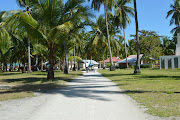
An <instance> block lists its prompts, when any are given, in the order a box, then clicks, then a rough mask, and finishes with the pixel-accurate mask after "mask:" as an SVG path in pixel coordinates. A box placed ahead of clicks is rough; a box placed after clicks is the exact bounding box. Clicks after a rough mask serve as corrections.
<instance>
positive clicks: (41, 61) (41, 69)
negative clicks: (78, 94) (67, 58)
mask: <svg viewBox="0 0 180 120" xmlns="http://www.w3.org/2000/svg"><path fill="white" fill-rule="evenodd" d="M41 71H43V57H41Z"/></svg>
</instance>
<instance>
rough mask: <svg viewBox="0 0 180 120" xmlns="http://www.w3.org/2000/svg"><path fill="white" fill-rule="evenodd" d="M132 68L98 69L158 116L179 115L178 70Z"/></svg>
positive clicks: (179, 77)
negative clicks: (138, 71)
mask: <svg viewBox="0 0 180 120" xmlns="http://www.w3.org/2000/svg"><path fill="white" fill-rule="evenodd" d="M133 71H134V70H133V69H117V70H116V71H111V72H110V71H109V70H99V72H100V73H101V74H102V75H103V76H105V77H107V78H109V79H111V80H112V81H113V82H115V83H116V84H117V85H118V86H119V87H120V88H121V89H123V90H124V91H126V92H125V93H127V94H128V95H129V96H131V97H132V98H133V99H134V100H136V101H137V102H138V103H140V104H141V105H144V106H146V107H147V108H148V110H147V111H146V112H147V113H150V114H152V115H156V116H160V117H169V116H175V117H180V70H159V69H154V70H153V69H141V73H140V74H133Z"/></svg>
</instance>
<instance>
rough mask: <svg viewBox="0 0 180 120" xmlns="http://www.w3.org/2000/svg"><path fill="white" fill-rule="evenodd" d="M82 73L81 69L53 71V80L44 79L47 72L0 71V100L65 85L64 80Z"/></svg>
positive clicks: (29, 95) (30, 94)
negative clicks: (64, 72) (67, 71)
mask: <svg viewBox="0 0 180 120" xmlns="http://www.w3.org/2000/svg"><path fill="white" fill-rule="evenodd" d="M80 75H82V72H81V71H71V72H69V74H68V75H66V74H63V72H62V71H55V79H54V81H53V82H51V81H48V80H47V79H46V77H47V72H41V71H37V72H33V73H26V74H22V73H21V72H8V73H0V101H4V100H10V99H20V98H24V97H33V96H35V95H34V93H33V92H46V91H48V90H53V89H56V88H60V87H62V86H65V84H66V82H68V81H71V80H72V79H73V78H75V77H77V76H80Z"/></svg>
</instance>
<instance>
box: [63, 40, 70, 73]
mask: <svg viewBox="0 0 180 120" xmlns="http://www.w3.org/2000/svg"><path fill="white" fill-rule="evenodd" d="M64 50H65V65H64V74H68V73H69V67H68V55H67V43H66V40H65V42H64Z"/></svg>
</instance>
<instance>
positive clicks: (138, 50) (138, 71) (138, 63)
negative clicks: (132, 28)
mask: <svg viewBox="0 0 180 120" xmlns="http://www.w3.org/2000/svg"><path fill="white" fill-rule="evenodd" d="M134 12H135V22H136V42H137V61H136V67H135V70H134V73H140V72H141V70H140V58H139V55H140V45H139V33H138V32H139V27H138V17H137V5H136V0H134Z"/></svg>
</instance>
